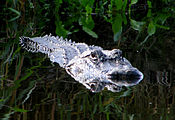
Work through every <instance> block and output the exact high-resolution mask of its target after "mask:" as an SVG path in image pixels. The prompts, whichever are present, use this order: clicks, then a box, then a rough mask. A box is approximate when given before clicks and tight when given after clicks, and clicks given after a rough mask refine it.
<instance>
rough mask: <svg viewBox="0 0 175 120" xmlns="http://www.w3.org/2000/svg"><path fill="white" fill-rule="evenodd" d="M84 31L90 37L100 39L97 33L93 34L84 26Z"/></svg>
mask: <svg viewBox="0 0 175 120" xmlns="http://www.w3.org/2000/svg"><path fill="white" fill-rule="evenodd" d="M83 30H84V31H85V32H86V33H88V34H89V35H90V36H92V37H94V38H98V35H97V34H96V33H95V32H93V31H92V30H90V29H89V28H87V27H85V26H83Z"/></svg>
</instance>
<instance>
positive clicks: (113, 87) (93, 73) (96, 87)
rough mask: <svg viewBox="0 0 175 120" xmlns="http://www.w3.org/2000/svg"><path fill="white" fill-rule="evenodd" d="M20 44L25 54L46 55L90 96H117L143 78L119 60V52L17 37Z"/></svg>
mask: <svg viewBox="0 0 175 120" xmlns="http://www.w3.org/2000/svg"><path fill="white" fill-rule="evenodd" d="M20 44H21V46H22V47H23V48H25V49H26V50H27V51H30V52H41V53H44V54H47V55H48V57H49V58H50V60H51V61H52V62H56V63H58V64H59V65H60V66H61V67H63V68H65V69H66V71H67V73H68V74H69V75H71V76H72V77H73V78H74V79H75V80H76V81H78V82H80V83H81V84H83V85H84V86H85V87H86V88H87V89H90V90H91V91H92V92H100V91H101V90H103V89H104V88H107V89H108V90H110V91H112V92H119V91H120V90H121V88H122V86H133V85H136V84H138V83H139V82H140V81H141V80H142V79H143V74H142V73H141V72H140V71H139V70H138V69H137V68H135V67H133V66H132V65H131V63H130V62H129V61H128V60H127V59H126V58H124V57H122V51H121V50H119V49H113V50H103V48H101V47H99V46H88V45H87V44H85V43H75V42H72V41H71V40H67V39H65V40H64V39H63V38H62V37H54V36H51V35H45V36H43V37H34V38H29V37H20Z"/></svg>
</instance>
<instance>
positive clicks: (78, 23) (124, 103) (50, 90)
mask: <svg viewBox="0 0 175 120" xmlns="http://www.w3.org/2000/svg"><path fill="white" fill-rule="evenodd" d="M88 1H89V0H85V1H81V0H80V1H77V0H73V1H69V0H67V1H66V2H65V1H62V0H55V1H54V2H50V1H46V0H42V1H39V2H36V1H35V0H34V1H25V2H24V1H18V0H17V1H11V0H8V1H3V2H2V4H1V8H2V10H3V13H1V17H2V22H3V24H2V25H1V38H0V59H1V61H0V86H1V87H0V119H3V120H7V119H22V120H27V119H33V118H34V119H36V120H45V119H51V120H54V119H61V120H63V119H92V120H93V119H94V120H96V119H100V120H109V119H110V120H111V119H118V120H120V119H121V120H140V119H143V120H148V119H155V120H160V119H162V120H165V119H166V120H173V119H175V115H174V113H175V88H174V85H175V82H174V79H175V78H174V74H175V68H174V66H175V62H174V61H175V57H174V53H175V50H174V42H175V36H174V35H175V30H174V28H175V24H174V23H175V19H174V18H175V7H174V3H173V0H172V1H171V0H169V1H168V0H161V2H159V1H158V2H153V1H150V0H147V1H146V0H145V1H144V2H143V1H142V2H137V0H133V1H131V2H128V1H127V0H123V1H120V0H118V1H114V0H111V2H109V1H107V0H104V1H98V2H97V1H94V0H92V1H91V2H88ZM49 33H52V34H53V35H59V36H63V37H67V38H71V39H72V40H73V41H76V42H85V43H87V44H89V45H92V44H93V45H97V46H101V47H103V48H104V49H113V48H120V49H121V50H123V53H124V57H126V58H127V59H128V60H129V61H130V62H131V63H132V65H133V66H134V67H137V68H138V69H139V70H140V71H142V72H143V73H144V79H143V80H142V81H141V83H140V84H138V85H136V86H133V87H128V88H126V87H123V89H122V91H121V92H118V93H112V92H109V91H107V90H104V91H102V92H100V93H91V92H90V91H89V90H87V89H85V88H84V87H83V86H82V85H81V84H79V83H77V82H75V81H74V79H73V78H71V77H70V76H69V75H68V74H67V73H66V72H65V70H64V69H62V68H60V67H59V66H58V64H56V63H51V62H50V61H49V59H48V58H47V56H45V55H43V54H40V53H37V54H32V53H29V52H26V51H24V50H22V49H21V47H20V45H19V37H20V36H30V37H33V36H43V35H45V34H49Z"/></svg>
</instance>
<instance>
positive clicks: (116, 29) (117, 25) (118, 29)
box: [112, 14, 122, 42]
mask: <svg viewBox="0 0 175 120" xmlns="http://www.w3.org/2000/svg"><path fill="white" fill-rule="evenodd" d="M112 30H113V33H114V41H115V42H116V41H117V40H118V39H119V37H120V35H121V33H122V16H121V14H117V15H116V16H115V17H114V19H113V22H112Z"/></svg>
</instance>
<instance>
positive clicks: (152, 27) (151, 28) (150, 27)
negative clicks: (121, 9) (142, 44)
mask: <svg viewBox="0 0 175 120" xmlns="http://www.w3.org/2000/svg"><path fill="white" fill-rule="evenodd" d="M147 32H148V34H149V36H151V35H153V34H154V33H155V32H156V26H155V24H154V23H153V21H151V22H150V23H149V25H148V31H147Z"/></svg>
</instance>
